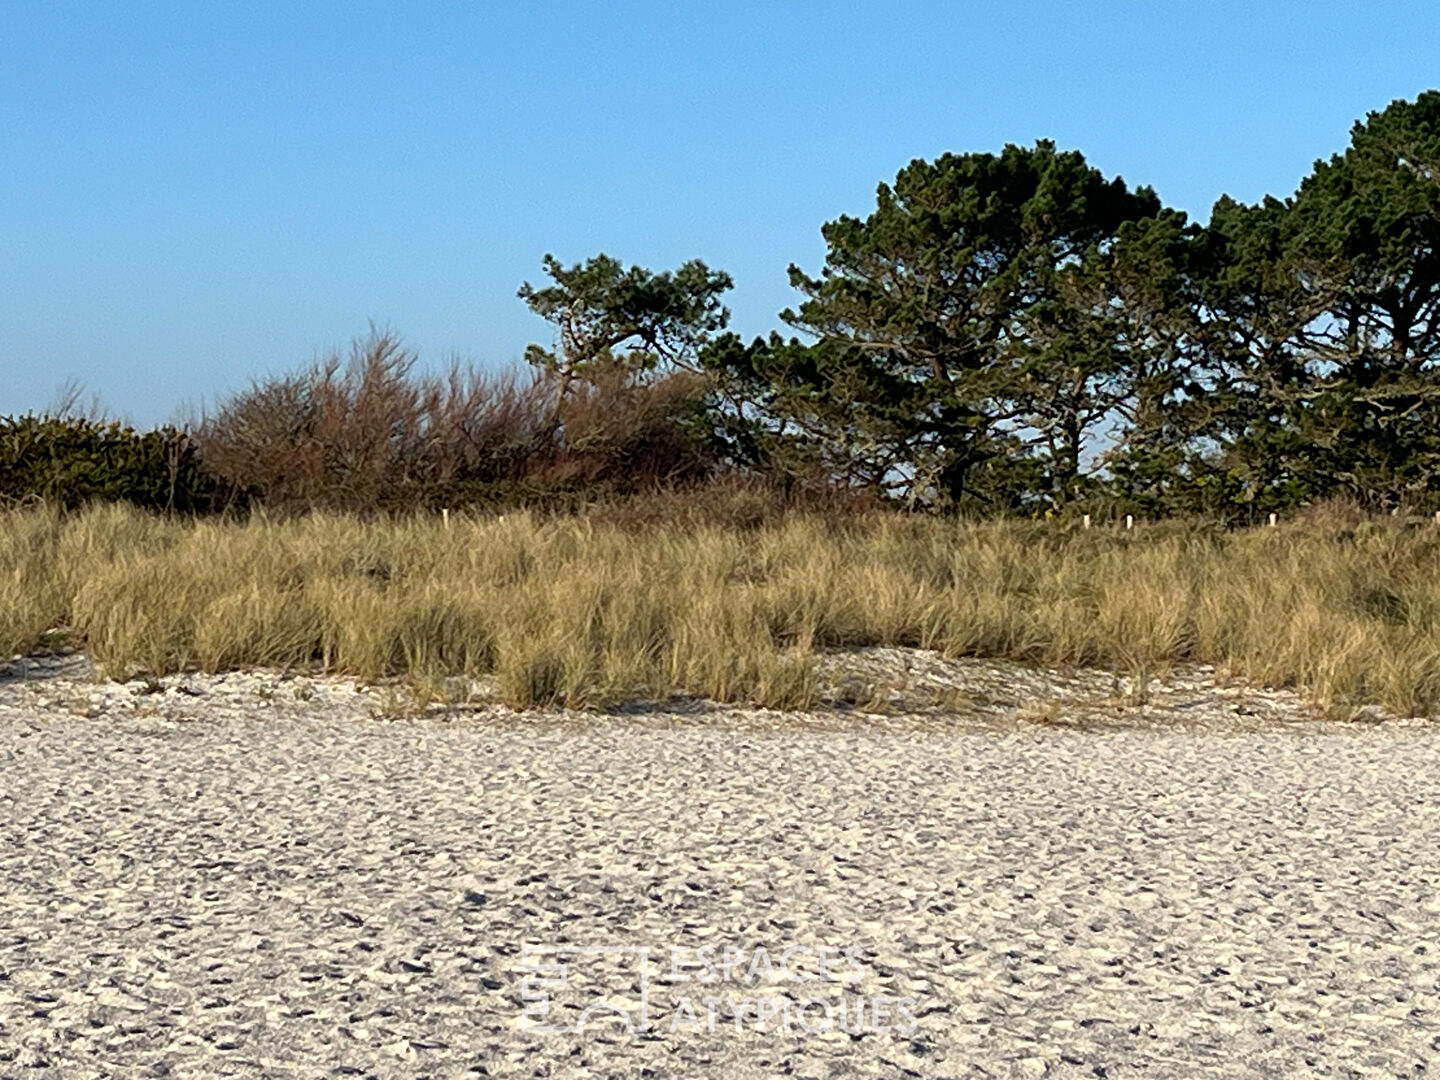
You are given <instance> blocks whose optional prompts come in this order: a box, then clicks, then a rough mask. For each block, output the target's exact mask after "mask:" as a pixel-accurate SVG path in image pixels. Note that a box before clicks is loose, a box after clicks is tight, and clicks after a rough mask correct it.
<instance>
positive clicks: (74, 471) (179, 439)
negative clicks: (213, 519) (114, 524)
mask: <svg viewBox="0 0 1440 1080" xmlns="http://www.w3.org/2000/svg"><path fill="white" fill-rule="evenodd" d="M35 501H42V502H45V503H48V504H51V505H54V506H59V507H64V508H67V509H69V508H74V507H77V506H81V505H83V504H85V503H89V502H97V501H98V502H128V503H132V504H134V505H135V506H137V507H141V508H143V509H147V510H181V511H201V510H209V509H213V508H214V507H215V505H216V503H217V486H216V484H215V482H214V481H213V480H212V479H211V478H210V477H209V476H208V475H207V474H206V473H205V471H204V470H203V469H202V468H201V467H200V463H199V459H198V457H197V455H196V451H195V447H194V445H193V444H192V443H191V441H190V438H189V436H188V435H187V434H186V433H185V432H183V431H180V430H177V429H175V428H171V427H166V428H161V429H159V430H156V431H146V432H143V433H142V432H137V431H136V430H135V429H134V428H130V427H126V426H124V425H122V424H119V423H114V422H105V421H96V420H88V419H84V418H78V417H54V416H34V415H25V416H18V417H17V416H7V417H0V502H5V503H25V502H35Z"/></svg>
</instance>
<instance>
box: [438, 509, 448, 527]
mask: <svg viewBox="0 0 1440 1080" xmlns="http://www.w3.org/2000/svg"><path fill="white" fill-rule="evenodd" d="M440 520H441V521H443V522H444V523H445V528H447V529H448V528H449V527H450V508H449V507H448V506H447V507H446V508H445V509H443V510H441V511H440Z"/></svg>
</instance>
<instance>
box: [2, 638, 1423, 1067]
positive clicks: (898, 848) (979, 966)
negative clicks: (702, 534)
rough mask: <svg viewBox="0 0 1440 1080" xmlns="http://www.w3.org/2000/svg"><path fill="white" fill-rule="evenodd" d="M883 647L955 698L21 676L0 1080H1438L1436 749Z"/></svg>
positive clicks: (1216, 690) (25, 670)
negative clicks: (686, 703)
mask: <svg viewBox="0 0 1440 1080" xmlns="http://www.w3.org/2000/svg"><path fill="white" fill-rule="evenodd" d="M892 652H893V651H892ZM896 662H903V663H905V664H907V665H909V672H910V676H911V677H910V679H909V683H910V684H911V685H915V686H918V685H921V684H924V683H926V681H927V680H928V681H930V682H933V683H937V684H940V683H945V684H946V685H948V686H949V687H950V689H951V691H952V693H951V694H950V696H949V698H948V699H947V700H949V701H950V703H951V705H950V708H949V711H946V710H944V709H936V708H932V709H930V710H928V711H924V710H917V711H915V712H912V713H907V712H906V711H905V709H904V704H905V703H904V701H898V702H897V703H896V704H895V707H894V708H891V709H888V710H886V709H876V710H875V711H861V710H858V709H857V710H853V711H849V712H835V713H827V714H820V713H816V714H807V715H804V716H795V715H788V714H777V713H762V712H754V711H747V710H740V709H719V708H709V707H701V706H692V707H682V706H681V705H679V704H677V705H676V706H675V707H674V708H670V707H668V706H667V707H661V706H654V707H649V708H644V709H640V708H637V709H633V710H630V711H628V712H626V713H623V714H605V715H585V714H576V713H558V712H557V713H510V712H507V711H505V710H501V709H498V708H494V707H489V706H473V707H452V708H444V709H432V710H431V711H429V712H426V713H423V714H420V715H386V709H385V708H383V707H382V706H383V705H384V700H383V695H382V693H381V692H380V691H378V690H374V689H367V688H362V687H358V686H357V685H356V684H354V683H352V682H348V681H346V680H341V679H319V678H305V677H293V676H291V677H284V676H279V675H268V674H265V673H259V674H236V675H229V676H215V677H201V676H193V677H177V678H171V679H166V680H163V681H162V682H161V683H158V684H150V685H145V684H142V683H132V684H124V685H120V684H114V683H97V682H93V681H91V680H90V679H88V678H87V677H86V676H85V673H84V671H83V670H81V669H80V668H79V667H77V663H78V662H76V661H73V660H69V661H52V662H48V663H30V664H27V665H22V666H14V665H12V667H11V668H10V669H8V673H7V675H6V676H5V677H4V678H3V681H0V829H3V845H0V1074H4V1075H7V1076H10V1075H17V1076H36V1077H44V1076H55V1077H67V1078H69V1077H102V1076H118V1075H125V1076H184V1077H189V1076H194V1077H201V1076H274V1077H289V1076H295V1077H310V1076H320V1075H335V1076H340V1075H354V1076H375V1077H421V1076H429V1077H450V1076H457V1077H458V1076H517V1077H518V1076H547V1077H587V1076H588V1077H611V1076H615V1077H619V1076H624V1077H629V1076H637V1077H639V1076H645V1077H657V1078H658V1077H677V1078H678V1077H695V1076H715V1077H752V1076H753V1077H770V1076H799V1077H870V1076H874V1077H897V1076H915V1077H951V1076H956V1077H960V1076H965V1077H968V1076H976V1077H980V1076H999V1077H1008V1076H1021V1077H1031V1076H1033V1077H1041V1076H1053V1077H1131V1076H1135V1077H1140V1076H1144V1077H1177V1078H1178V1077H1198V1076H1216V1077H1222V1076H1223V1077H1261V1076H1297V1075H1306V1076H1336V1077H1369V1076H1420V1075H1426V1074H1427V1070H1433V1069H1434V1068H1435V1067H1436V1064H1437V1061H1440V1039H1437V1032H1440V894H1437V889H1436V886H1437V882H1440V849H1437V845H1436V843H1435V837H1436V836H1437V835H1440V796H1437V794H1436V784H1435V781H1436V778H1437V776H1440V729H1437V728H1435V727H1433V726H1431V725H1429V724H1426V723H1423V722H1415V721H1411V722H1399V721H1394V720H1387V719H1384V718H1370V720H1369V721H1368V722H1352V723H1347V724H1341V723H1334V722H1329V723H1327V722H1321V721H1319V720H1317V719H1315V718H1314V717H1313V716H1312V715H1311V714H1310V713H1308V712H1307V711H1306V710H1305V709H1304V708H1303V706H1302V705H1301V704H1300V703H1299V702H1298V700H1296V699H1294V698H1293V696H1291V695H1287V694H1284V693H1281V692H1266V691H1257V690H1250V689H1246V688H1243V687H1236V686H1233V685H1226V684H1222V683H1221V682H1220V681H1219V680H1216V679H1212V678H1211V677H1210V676H1208V675H1206V673H1203V672H1202V673H1199V674H1195V673H1192V674H1190V675H1188V676H1182V675H1175V676H1172V677H1168V679H1162V680H1160V681H1159V682H1157V684H1156V685H1155V686H1154V687H1153V688H1149V689H1148V690H1147V692H1146V693H1145V694H1144V695H1143V698H1144V704H1143V705H1139V704H1135V702H1136V701H1137V700H1139V698H1137V695H1136V694H1135V693H1134V688H1129V689H1128V690H1127V689H1126V688H1124V687H1121V688H1120V690H1121V691H1122V696H1121V697H1120V698H1117V697H1115V696H1114V693H1113V691H1114V690H1115V687H1114V685H1113V680H1110V677H1109V676H1102V675H1099V674H1098V673H1085V672H1080V673H1068V674H1060V673H1044V672H1031V671H1025V670H1022V669H1007V668H1003V667H999V666H996V665H985V664H980V663H973V664H969V665H966V664H965V663H960V662H945V661H941V660H939V659H938V658H935V657H933V656H928V655H921V654H915V655H913V656H909V657H904V658H897V656H896V655H885V654H880V655H872V656H869V657H851V658H849V660H848V661H847V663H848V664H849V665H850V667H851V668H856V666H857V665H858V666H859V667H861V668H863V665H864V664H865V663H870V664H872V665H873V664H876V663H891V664H894V663H896ZM947 680H948V681H947ZM1107 680H1108V681H1107ZM1006 686H1009V687H1010V688H1011V690H1012V693H1011V694H1010V695H1009V696H1008V697H1007V696H1006V695H1005V693H1003V690H1004V688H1005V687H1006ZM1126 694H1128V698H1127V697H1126V696H1125V695H1126ZM961 700H965V701H969V702H970V703H971V705H970V707H969V711H968V712H966V711H963V710H960V709H959V708H957V707H956V704H955V703H956V702H959V701H961ZM1126 700H1128V701H1129V702H1130V703H1131V704H1129V705H1128V706H1127V705H1125V704H1124V701H1126Z"/></svg>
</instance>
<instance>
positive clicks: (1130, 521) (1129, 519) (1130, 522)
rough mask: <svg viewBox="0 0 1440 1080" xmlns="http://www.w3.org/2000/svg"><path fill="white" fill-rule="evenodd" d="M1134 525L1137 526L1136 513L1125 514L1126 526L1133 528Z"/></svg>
mask: <svg viewBox="0 0 1440 1080" xmlns="http://www.w3.org/2000/svg"><path fill="white" fill-rule="evenodd" d="M1134 527H1135V515H1134V514H1126V515H1125V528H1127V529H1133V528H1134Z"/></svg>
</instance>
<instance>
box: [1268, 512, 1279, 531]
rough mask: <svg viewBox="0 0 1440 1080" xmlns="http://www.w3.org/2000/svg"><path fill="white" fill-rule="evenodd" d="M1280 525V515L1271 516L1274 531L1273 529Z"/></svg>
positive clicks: (1271, 526) (1271, 525)
mask: <svg viewBox="0 0 1440 1080" xmlns="http://www.w3.org/2000/svg"><path fill="white" fill-rule="evenodd" d="M1279 524H1280V515H1279V514H1271V515H1270V528H1272V529H1273V528H1275V526H1276V525H1279Z"/></svg>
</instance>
